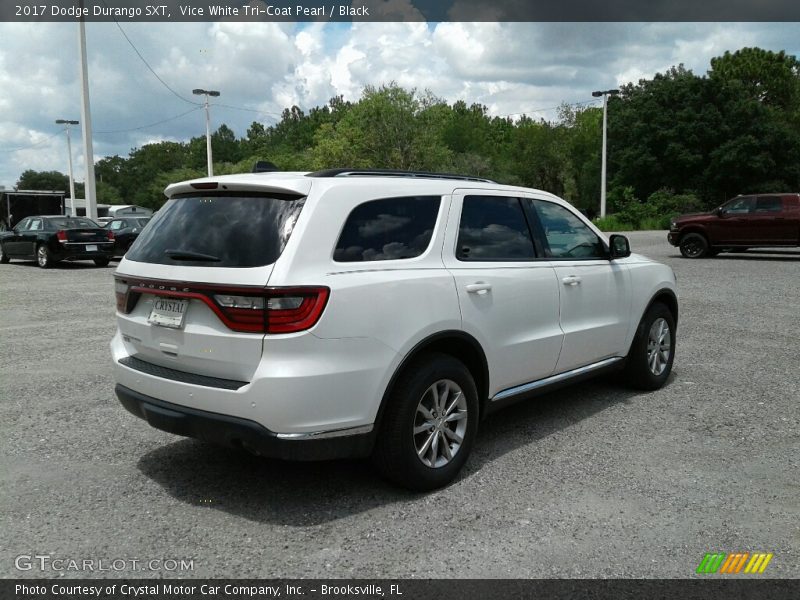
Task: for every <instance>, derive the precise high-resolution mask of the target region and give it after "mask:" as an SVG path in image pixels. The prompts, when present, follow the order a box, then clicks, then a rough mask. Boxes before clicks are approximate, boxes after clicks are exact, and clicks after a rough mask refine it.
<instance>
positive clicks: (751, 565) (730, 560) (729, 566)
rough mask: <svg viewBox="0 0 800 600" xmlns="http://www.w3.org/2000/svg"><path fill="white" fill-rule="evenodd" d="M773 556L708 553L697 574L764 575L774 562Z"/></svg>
mask: <svg viewBox="0 0 800 600" xmlns="http://www.w3.org/2000/svg"><path fill="white" fill-rule="evenodd" d="M772 556H773V554H772V552H770V553H766V552H753V553H752V554H750V553H749V552H733V553H731V554H726V553H725V552H707V553H706V555H705V556H704V557H703V560H702V561H700V565H699V566H698V567H697V573H700V574H708V573H724V574H726V575H734V574H736V573H763V572H764V570H765V569H766V568H767V565H768V564H769V561H771V560H772ZM748 559H749V560H748ZM745 565H747V566H745Z"/></svg>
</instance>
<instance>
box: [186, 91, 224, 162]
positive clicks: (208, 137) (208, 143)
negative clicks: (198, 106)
mask: <svg viewBox="0 0 800 600" xmlns="http://www.w3.org/2000/svg"><path fill="white" fill-rule="evenodd" d="M192 93H193V94H194V95H195V96H205V97H206V101H205V108H206V155H207V156H208V176H209V177H213V176H214V163H213V158H212V156H211V118H210V116H209V114H208V97H209V96H211V97H213V98H216V97H218V96H219V92H218V91H217V90H203V89H200V88H197V89H194V90H192Z"/></svg>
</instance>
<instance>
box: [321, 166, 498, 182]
mask: <svg viewBox="0 0 800 600" xmlns="http://www.w3.org/2000/svg"><path fill="white" fill-rule="evenodd" d="M306 177H410V178H414V179H416V178H419V179H457V180H460V181H478V182H481V183H496V182H495V181H492V180H491V179H484V178H483V177H472V176H471V175H458V174H456V173H433V172H430V171H398V170H394V169H324V170H322V171H314V172H313V173H306Z"/></svg>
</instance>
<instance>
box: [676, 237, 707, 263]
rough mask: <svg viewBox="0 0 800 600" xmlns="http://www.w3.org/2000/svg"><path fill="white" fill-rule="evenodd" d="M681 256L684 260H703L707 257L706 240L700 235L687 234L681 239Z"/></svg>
mask: <svg viewBox="0 0 800 600" xmlns="http://www.w3.org/2000/svg"><path fill="white" fill-rule="evenodd" d="M679 247H680V250H681V254H683V256H684V257H685V258H703V257H704V256H708V250H709V247H708V240H707V239H706V237H705V236H704V235H702V234H700V233H687V234H686V235H684V236H683V237H682V238H681V242H680V246H679Z"/></svg>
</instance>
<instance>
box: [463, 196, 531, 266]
mask: <svg viewBox="0 0 800 600" xmlns="http://www.w3.org/2000/svg"><path fill="white" fill-rule="evenodd" d="M535 257H536V253H535V251H534V247H533V240H532V239H531V233H530V228H529V227H528V222H527V220H526V218H525V213H524V211H523V209H522V205H521V204H520V200H519V198H509V197H506V196H466V197H465V198H464V206H463V208H462V209H461V223H460V225H459V227H458V245H457V249H456V258H457V259H458V260H508V261H514V260H531V259H533V258H535Z"/></svg>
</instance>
